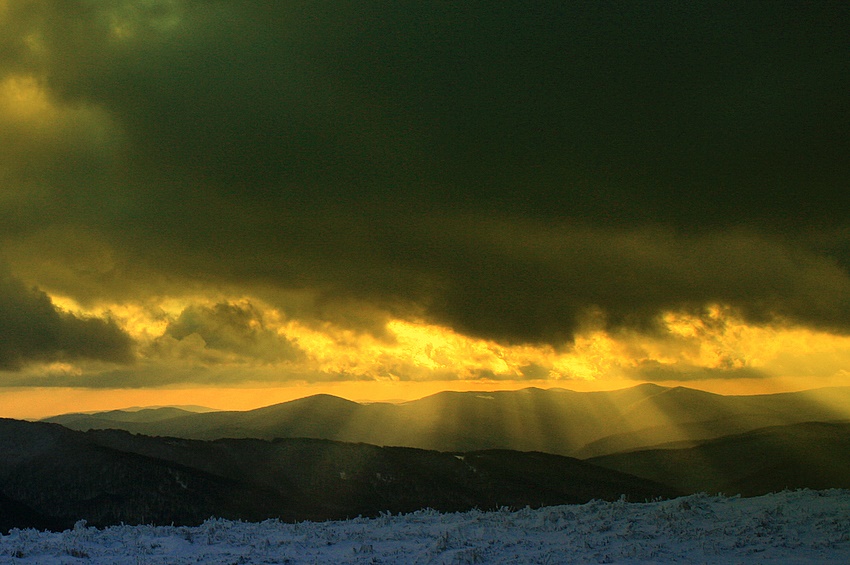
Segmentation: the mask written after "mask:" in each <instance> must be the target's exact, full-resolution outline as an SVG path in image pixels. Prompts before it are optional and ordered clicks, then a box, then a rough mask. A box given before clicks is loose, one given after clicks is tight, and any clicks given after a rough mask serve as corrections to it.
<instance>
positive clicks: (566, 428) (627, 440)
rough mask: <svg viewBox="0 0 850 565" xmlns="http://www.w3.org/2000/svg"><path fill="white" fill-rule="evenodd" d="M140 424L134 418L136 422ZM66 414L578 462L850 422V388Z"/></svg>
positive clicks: (530, 394) (187, 431) (199, 432)
mask: <svg viewBox="0 0 850 565" xmlns="http://www.w3.org/2000/svg"><path fill="white" fill-rule="evenodd" d="M129 416H132V417H129ZM129 416H128V415H127V414H122V413H121V412H120V411H117V412H116V411H113V412H103V413H99V414H66V415H62V416H56V417H52V418H48V419H46V420H45V421H48V422H53V423H58V424H62V425H63V426H66V427H68V428H71V429H76V430H82V431H85V430H90V429H122V430H126V431H129V432H133V433H139V434H145V435H159V436H173V437H181V438H186V439H206V440H210V439H222V438H258V439H274V438H285V437H308V438H317V439H330V440H335V441H344V442H355V443H358V442H359V443H369V444H373V445H385V446H404V447H416V448H420V449H431V450H438V451H471V450H481V449H512V450H518V451H541V452H545V453H553V454H557V455H566V456H571V457H578V458H588V457H597V456H602V455H608V454H613V453H618V452H623V451H633V450H636V449H644V448H648V447H651V446H655V445H658V444H662V443H669V442H696V441H702V440H706V439H711V438H719V437H723V436H727V435H732V434H739V433H744V432H747V431H751V430H755V429H758V428H763V427H768V426H781V425H788V424H796V423H802V422H828V421H837V420H845V419H848V418H850V387H847V388H829V389H818V390H809V391H802V392H791V393H780V394H766V395H753V396H724V395H719V394H712V393H708V392H703V391H700V390H695V389H690V388H684V387H673V388H671V387H663V386H659V385H654V384H642V385H638V386H635V387H632V388H628V389H623V390H617V391H607V392H574V391H569V390H563V389H549V390H541V389H537V388H527V389H523V390H518V391H498V392H488V393H479V392H441V393H438V394H435V395H432V396H428V397H425V398H422V399H419V400H414V401H410V402H404V403H400V404H390V403H368V404H360V403H356V402H352V401H349V400H345V399H342V398H338V397H334V396H329V395H316V396H310V397H307V398H302V399H299V400H294V401H291V402H285V403H282V404H275V405H273V406H268V407H264V408H258V409H256V410H248V411H241V412H231V411H222V412H206V413H189V412H187V411H180V410H174V409H167V408H160V409H156V410H149V411H144V414H142V413H141V412H136V413H133V414H132V415H129Z"/></svg>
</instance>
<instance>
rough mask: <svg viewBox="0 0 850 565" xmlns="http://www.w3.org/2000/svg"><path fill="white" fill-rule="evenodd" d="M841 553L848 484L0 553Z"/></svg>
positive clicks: (849, 518)
mask: <svg viewBox="0 0 850 565" xmlns="http://www.w3.org/2000/svg"><path fill="white" fill-rule="evenodd" d="M670 561H683V562H688V563H764V562H769V563H850V491H847V490H827V491H808V490H803V491H795V492H782V493H777V494H771V495H767V496H762V497H757V498H748V499H742V498H726V497H722V496H707V495H694V496H688V497H683V498H678V499H675V500H668V501H661V502H649V503H627V502H624V501H619V502H601V501H593V502H589V503H587V504H583V505H574V506H553V507H548V508H541V509H537V510H531V509H525V510H520V511H518V512H509V511H507V510H503V511H497V512H481V511H471V512H464V513H458V514H440V513H438V512H435V511H432V510H423V511H419V512H414V513H413V514H407V515H400V516H392V515H389V514H387V515H382V516H380V517H378V518H372V519H366V518H357V519H353V520H347V521H341V522H322V523H313V522H302V523H297V524H285V523H281V522H278V521H276V520H268V521H265V522H261V523H245V522H231V521H227V520H220V519H210V520H207V521H206V522H204V524H202V525H201V526H198V527H175V526H171V527H154V526H116V527H111V528H106V529H103V530H98V529H96V528H90V527H86V526H85V525H84V524H83V523H78V524H77V526H76V527H75V528H74V529H73V530H67V531H65V532H61V533H51V532H38V531H35V530H12V531H11V532H10V533H9V535H6V536H0V563H16V564H17V563H21V564H22V563H39V564H60V563H61V564H71V563H114V564H134V565H135V564H137V563H145V564H157V563H162V564H165V563H168V564H172V563H205V564H228V565H229V564H234V563H659V562H670Z"/></svg>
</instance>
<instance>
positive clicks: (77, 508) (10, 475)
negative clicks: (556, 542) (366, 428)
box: [0, 420, 677, 528]
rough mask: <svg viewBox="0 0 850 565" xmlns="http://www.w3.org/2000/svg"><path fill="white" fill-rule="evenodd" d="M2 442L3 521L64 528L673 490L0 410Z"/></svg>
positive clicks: (512, 460)
mask: <svg viewBox="0 0 850 565" xmlns="http://www.w3.org/2000/svg"><path fill="white" fill-rule="evenodd" d="M0 453H2V454H3V455H4V456H3V458H2V459H1V460H0V520H2V524H3V526H4V527H6V528H8V527H52V528H57V527H58V528H67V527H70V526H71V525H73V523H74V522H76V521H77V520H78V519H86V520H87V521H88V522H89V523H90V524H92V525H96V526H106V525H110V524H117V523H121V522H123V523H127V524H137V523H154V524H170V523H172V522H174V523H177V524H187V525H188V524H197V523H200V522H201V521H203V520H205V519H206V518H208V517H210V516H220V517H224V518H230V519H243V520H261V519H264V518H270V517H279V518H282V519H285V520H308V519H309V520H325V519H342V518H346V517H350V516H357V515H361V514H362V515H376V514H378V513H379V512H381V511H391V512H407V511H412V510H416V509H419V508H425V507H430V508H435V509H438V510H444V511H455V510H465V509H469V508H473V507H478V508H482V509H483V508H495V507H499V506H503V505H508V506H526V505H530V506H538V505H541V504H562V503H576V502H586V501H588V500H590V499H592V498H601V499H615V498H617V497H619V496H620V495H621V494H625V495H627V496H629V497H630V498H632V499H636V500H643V499H647V498H652V497H656V496H674V495H676V494H677V492H676V491H674V490H672V489H670V488H668V487H665V486H662V485H659V484H655V483H651V482H649V481H646V480H643V479H638V478H636V477H629V476H627V475H624V474H622V473H620V472H617V471H611V470H608V469H603V468H600V467H595V466H593V465H591V464H589V463H586V462H583V461H579V460H576V459H571V458H567V457H561V456H555V455H544V454H541V453H519V452H508V451H483V452H474V453H467V454H452V453H443V452H435V451H425V450H420V449H413V448H400V447H397V448H385V447H377V446H373V445H367V444H352V443H341V442H335V441H328V440H318V439H278V440H274V441H266V440H258V439H222V440H216V441H199V440H186V439H175V438H167V437H147V436H140V435H131V434H129V433H127V432H124V431H118V430H97V431H89V432H75V431H71V430H68V429H66V428H63V427H61V426H58V425H55V424H46V423H33V422H21V421H16V420H0Z"/></svg>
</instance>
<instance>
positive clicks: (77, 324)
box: [0, 267, 133, 371]
mask: <svg viewBox="0 0 850 565" xmlns="http://www.w3.org/2000/svg"><path fill="white" fill-rule="evenodd" d="M132 348H133V342H132V340H131V338H130V337H129V336H128V335H127V334H125V333H124V332H123V331H121V330H120V329H119V328H118V327H117V326H116V325H115V324H114V323H113V322H111V321H107V320H101V319H95V318H78V317H76V316H74V315H73V314H69V313H66V312H61V311H58V310H57V309H56V307H55V306H54V305H53V304H52V303H51V301H50V299H49V298H48V297H47V295H45V294H44V293H43V292H41V291H39V290H38V289H36V288H27V287H26V286H25V285H24V284H23V283H22V282H21V281H19V280H17V279H15V278H13V277H12V276H10V275H9V274H8V273H7V272H4V270H2V267H0V370H5V371H9V370H18V369H21V368H22V367H24V366H25V365H26V364H28V363H31V362H51V361H68V360H78V359H94V360H100V361H109V362H113V363H122V364H124V363H130V362H132V360H133V351H132Z"/></svg>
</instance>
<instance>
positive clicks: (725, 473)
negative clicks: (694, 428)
mask: <svg viewBox="0 0 850 565" xmlns="http://www.w3.org/2000/svg"><path fill="white" fill-rule="evenodd" d="M587 461H588V462H591V463H594V464H596V465H600V466H603V467H607V468H609V469H615V470H618V471H622V472H624V473H629V474H634V475H637V476H639V477H644V478H646V479H649V480H654V481H663V482H664V483H666V484H669V485H671V486H673V487H674V488H676V489H678V490H680V491H683V492H687V493H695V492H708V493H718V492H722V493H725V494H741V495H743V496H754V495H759V494H766V493H769V492H776V491H781V490H783V489H786V488H790V489H794V488H811V489H824V488H850V471H848V470H850V423H835V422H833V423H827V422H809V423H802V424H793V425H788V426H774V427H769V428H762V429H759V430H755V431H750V432H747V433H743V434H739V435H734V436H728V437H723V438H718V439H713V440H707V441H704V442H700V443H698V444H697V445H696V446H693V447H687V448H679V449H674V448H667V449H662V448H659V449H650V450H642V451H635V452H630V453H619V454H614V455H606V456H603V457H594V458H591V459H588V460H587Z"/></svg>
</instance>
